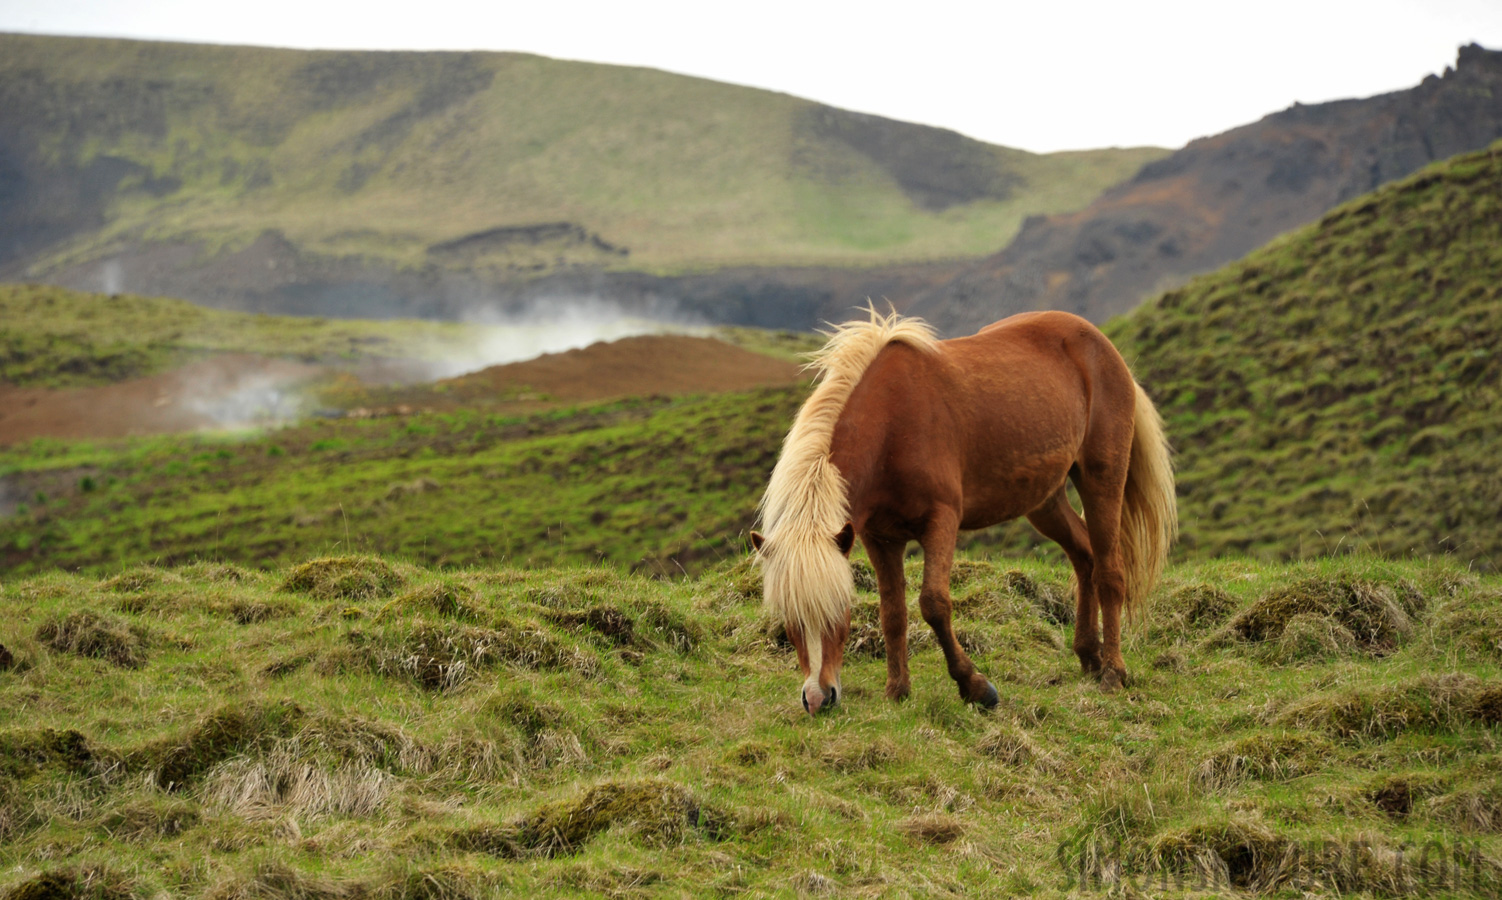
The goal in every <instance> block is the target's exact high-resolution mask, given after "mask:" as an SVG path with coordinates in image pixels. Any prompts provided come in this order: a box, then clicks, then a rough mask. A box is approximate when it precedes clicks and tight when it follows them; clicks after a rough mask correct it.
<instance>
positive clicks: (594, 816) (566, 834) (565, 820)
mask: <svg viewBox="0 0 1502 900" xmlns="http://www.w3.org/2000/svg"><path fill="white" fill-rule="evenodd" d="M729 827H730V826H729V817H728V816H726V815H725V814H724V813H722V812H720V811H718V810H716V809H714V808H712V807H708V806H705V805H703V804H701V803H699V802H698V801H696V800H695V799H694V796H693V794H692V793H691V792H690V791H689V790H688V789H686V788H684V787H683V786H682V785H679V784H674V783H672V782H666V781H625V782H614V781H610V782H605V783H603V784H598V785H595V786H594V787H592V788H590V789H589V790H587V791H585V792H584V793H583V794H582V795H581V796H578V797H574V798H569V799H563V800H556V801H554V802H551V803H547V804H544V805H543V806H541V807H539V808H538V809H537V810H535V811H534V812H532V813H531V814H529V815H527V816H524V817H522V818H521V819H519V820H517V821H515V822H512V823H510V824H508V825H505V826H485V827H480V828H472V829H467V830H461V831H457V832H454V833H453V834H451V835H450V836H449V839H448V842H449V844H450V845H451V846H452V847H454V848H455V849H459V850H468V851H472V852H482V853H489V854H492V855H495V856H501V857H506V858H511V859H515V858H518V857H523V856H532V855H537V856H546V857H552V856H560V855H566V854H570V853H576V852H578V851H579V850H580V849H581V848H582V847H583V845H584V843H585V842H586V841H588V840H589V839H590V838H592V837H594V836H595V835H597V834H600V833H601V832H603V831H606V830H608V829H611V828H621V829H623V830H625V831H626V832H627V833H629V834H630V835H631V836H632V837H633V838H635V839H636V840H638V841H641V842H642V843H644V844H647V845H650V846H664V845H669V844H676V843H681V842H682V841H684V840H687V839H688V838H689V837H690V836H692V835H695V834H700V835H703V836H705V837H708V838H710V839H719V838H720V837H722V836H724V835H725V834H726V833H727V830H728V828H729Z"/></svg>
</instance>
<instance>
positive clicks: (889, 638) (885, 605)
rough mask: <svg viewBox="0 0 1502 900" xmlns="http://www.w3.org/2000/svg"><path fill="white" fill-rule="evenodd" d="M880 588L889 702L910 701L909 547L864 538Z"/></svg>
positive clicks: (863, 541) (897, 543) (904, 544)
mask: <svg viewBox="0 0 1502 900" xmlns="http://www.w3.org/2000/svg"><path fill="white" fill-rule="evenodd" d="M861 540H862V543H864V544H865V545H866V555H867V556H869V557H871V568H873V569H875V570H876V586H877V590H879V591H880V592H881V636H882V638H883V640H884V641H885V642H886V650H887V699H888V700H906V699H907V695H908V694H909V693H910V692H911V691H912V682H911V681H910V680H909V678H908V671H907V578H906V576H905V575H904V574H903V572H902V554H903V551H905V550H906V549H907V543H906V542H905V541H904V542H898V541H883V540H880V539H878V538H871V537H863V538H862V539H861Z"/></svg>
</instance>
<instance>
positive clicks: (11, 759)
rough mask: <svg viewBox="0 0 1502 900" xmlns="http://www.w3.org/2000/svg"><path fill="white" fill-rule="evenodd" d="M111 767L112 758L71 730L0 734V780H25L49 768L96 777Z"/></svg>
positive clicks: (35, 730) (5, 732) (39, 730)
mask: <svg viewBox="0 0 1502 900" xmlns="http://www.w3.org/2000/svg"><path fill="white" fill-rule="evenodd" d="M110 763H111V759H110V756H109V754H107V753H103V752H101V751H100V750H99V749H98V748H96V747H94V746H93V745H92V744H91V743H90V742H89V739H88V738H87V737H85V736H84V735H83V734H82V733H81V732H79V731H77V730H75V729H72V728H68V729H56V728H35V729H21V730H17V731H0V776H4V777H9V778H25V777H27V776H29V775H33V774H35V773H36V772H37V771H39V770H40V769H43V768H47V767H50V766H57V767H60V768H62V769H64V770H66V771H69V772H74V773H78V774H94V773H96V772H98V771H100V770H101V769H102V768H104V767H107V766H108V765H109V764H110Z"/></svg>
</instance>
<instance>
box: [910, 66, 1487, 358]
mask: <svg viewBox="0 0 1502 900" xmlns="http://www.w3.org/2000/svg"><path fill="white" fill-rule="evenodd" d="M1498 137H1502V52H1497V51H1491V50H1485V49H1483V48H1481V47H1478V46H1475V45H1471V46H1469V47H1464V48H1461V51H1460V56H1459V61H1458V62H1457V64H1456V67H1455V68H1454V69H1453V70H1447V71H1446V72H1445V74H1444V76H1443V77H1435V76H1430V77H1429V78H1427V79H1425V80H1424V82H1423V83H1422V84H1420V85H1418V86H1417V87H1415V88H1412V89H1411V90H1406V91H1398V92H1395V93H1391V94H1384V95H1382V96H1378V97H1371V98H1368V99H1364V100H1345V101H1340V102H1336V103H1322V104H1318V105H1314V106H1297V105H1296V106H1294V107H1292V108H1291V109H1288V110H1285V111H1283V112H1280V113H1277V114H1275V115H1270V116H1268V117H1266V118H1264V119H1262V120H1261V121H1260V122H1256V123H1254V124H1251V125H1246V126H1243V127H1241V128H1237V129H1234V130H1232V131H1228V132H1225V133H1224V134H1220V135H1216V136H1214V137H1209V138H1204V139H1202V140H1197V141H1194V142H1193V143H1191V144H1190V145H1189V146H1187V147H1185V148H1184V149H1182V150H1180V151H1178V152H1176V153H1174V154H1173V155H1172V156H1169V157H1167V158H1166V159H1162V160H1159V161H1157V162H1154V163H1152V164H1150V165H1148V166H1146V167H1145V168H1143V169H1142V171H1141V172H1139V173H1138V174H1137V175H1136V177H1135V178H1133V179H1132V180H1131V181H1129V182H1127V183H1124V184H1122V185H1119V186H1117V187H1115V188H1113V189H1111V190H1110V191H1107V192H1106V193H1105V194H1104V195H1102V196H1101V197H1100V198H1099V199H1097V200H1096V201H1095V202H1094V203H1093V204H1091V205H1090V206H1089V207H1087V208H1085V209H1083V210H1080V211H1078V212H1073V213H1064V214H1059V215H1054V216H1050V217H1047V218H1043V219H1036V220H1030V221H1029V222H1028V223H1027V224H1026V225H1025V226H1024V227H1023V229H1022V232H1021V233H1020V234H1019V235H1018V236H1017V238H1016V239H1015V240H1014V241H1013V242H1012V243H1011V245H1010V246H1008V247H1007V248H1006V249H1005V250H1003V251H1002V252H1000V253H998V254H996V255H995V256H992V257H989V258H988V259H986V260H984V261H982V262H979V263H976V264H974V265H972V266H971V267H969V268H968V269H967V270H966V271H965V272H964V273H963V274H961V275H960V276H959V277H957V278H955V279H954V280H952V281H951V282H949V283H946V284H944V285H942V286H940V287H937V288H934V289H931V290H929V291H927V292H924V293H923V294H921V295H920V296H919V297H918V298H917V299H916V300H915V301H914V302H913V303H912V304H911V306H910V309H911V311H912V312H914V313H918V314H921V315H924V316H925V317H927V318H928V319H929V320H930V321H932V322H934V323H935V324H936V325H938V326H939V327H940V328H941V329H943V331H944V332H945V333H946V334H950V335H960V334H969V333H971V332H973V331H975V330H977V329H978V328H980V327H982V326H984V325H986V324H988V323H990V322H992V321H994V320H996V319H999V318H1002V317H1003V316H1006V315H1010V314H1012V313H1015V312H1022V311H1024V310H1029V309H1065V310H1069V311H1071V312H1078V313H1080V314H1082V315H1084V316H1086V317H1088V318H1090V319H1092V320H1094V321H1097V322H1101V321H1105V320H1106V319H1108V318H1110V317H1111V316H1114V315H1118V314H1120V313H1123V312H1126V311H1127V310H1129V309H1131V308H1132V307H1133V306H1135V305H1136V304H1137V303H1139V302H1140V301H1141V300H1143V299H1144V298H1145V297H1147V296H1148V295H1150V294H1151V293H1153V292H1155V291H1161V290H1165V289H1167V288H1170V287H1173V286H1176V285H1178V284H1182V283H1183V281H1184V280H1185V279H1186V278H1187V277H1189V276H1191V275H1194V274H1197V273H1200V272H1207V271H1210V270H1213V269H1215V268H1216V267H1218V266H1221V265H1224V264H1225V263H1228V262H1230V261H1232V260H1235V259H1238V258H1239V257H1241V256H1242V255H1244V254H1246V253H1248V252H1250V251H1251V250H1253V249H1254V248H1256V247H1259V246H1261V245H1263V244H1265V243H1266V242H1267V241H1269V240H1271V239H1272V238H1273V237H1275V236H1276V235H1278V234H1281V233H1283V232H1285V231H1288V230H1289V229H1291V228H1294V227H1296V226H1299V225H1302V224H1305V223H1308V222H1311V221H1313V220H1314V219H1316V218H1317V217H1318V216H1319V215H1320V214H1321V213H1323V212H1324V211H1325V210H1327V209H1329V208H1330V207H1332V206H1334V205H1336V204H1337V203H1341V202H1344V201H1346V200H1349V199H1351V198H1353V197H1356V196H1358V195H1360V194H1363V193H1365V192H1367V191H1370V190H1372V189H1374V188H1376V187H1378V186H1379V185H1381V184H1384V183H1387V182H1389V181H1392V180H1394V179H1397V178H1401V177H1403V176H1405V175H1408V174H1409V173H1411V172H1413V171H1415V170H1416V169H1418V168H1419V167H1420V166H1423V165H1425V164H1427V163H1429V162H1432V161H1436V160H1440V159H1445V158H1447V157H1449V156H1452V155H1454V154H1457V153H1462V152H1466V151H1470V150H1476V149H1480V148H1482V147H1485V146H1486V145H1487V144H1488V143H1490V142H1491V141H1493V140H1495V139H1497V138H1498Z"/></svg>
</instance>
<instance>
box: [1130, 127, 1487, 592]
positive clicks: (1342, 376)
mask: <svg viewBox="0 0 1502 900" xmlns="http://www.w3.org/2000/svg"><path fill="white" fill-rule="evenodd" d="M1107 330H1108V332H1109V333H1110V334H1111V336H1112V337H1113V339H1114V340H1115V341H1116V342H1117V345H1118V346H1119V347H1121V349H1122V351H1123V352H1124V354H1125V355H1126V356H1127V358H1128V360H1129V361H1130V362H1132V364H1133V366H1134V367H1135V371H1136V373H1137V377H1138V378H1139V379H1140V380H1141V381H1142V383H1143V384H1144V385H1146V386H1147V388H1148V390H1149V391H1150V392H1151V393H1152V394H1153V395H1154V396H1155V397H1157V398H1158V402H1159V408H1160V409H1161V410H1162V412H1163V414H1164V416H1165V418H1166V420H1167V423H1168V430H1169V433H1170V435H1171V436H1172V439H1173V441H1174V443H1175V444H1176V446H1177V448H1178V454H1179V455H1178V469H1179V498H1180V507H1179V508H1180V517H1181V520H1182V521H1183V523H1184V542H1185V551H1186V552H1187V553H1189V554H1192V555H1196V556H1208V555H1216V554H1220V553H1226V552H1235V553H1252V554H1257V555H1262V556H1271V557H1287V556H1307V555H1314V554H1321V553H1326V552H1331V551H1334V550H1335V549H1337V548H1338V547H1345V546H1350V545H1351V544H1352V543H1355V544H1356V545H1358V546H1361V547H1363V548H1367V549H1371V550H1374V551H1382V552H1386V553H1394V554H1402V553H1421V554H1424V553H1441V552H1442V553H1453V554H1454V555H1456V556H1457V557H1458V558H1459V559H1462V560H1475V561H1476V562H1477V563H1479V564H1482V565H1486V566H1488V567H1491V568H1496V567H1497V566H1499V565H1502V527H1499V519H1498V515H1499V510H1502V475H1499V472H1498V467H1497V453H1496V447H1497V445H1498V440H1499V438H1502V354H1499V350H1498V348H1502V144H1494V145H1493V146H1492V148H1491V149H1490V150H1489V151H1483V152H1479V153H1473V154H1467V155H1463V156H1460V157H1456V158H1454V159H1452V160H1450V161H1448V162H1445V163H1440V164H1437V165H1435V166H1431V167H1429V168H1427V169H1424V170H1423V171H1421V172H1420V173H1418V174H1416V175H1415V176H1413V177H1411V178H1409V179H1407V180H1405V181H1402V182H1399V183H1396V184H1394V185H1392V186H1389V187H1386V188H1383V189H1381V190H1379V191H1377V192H1375V193H1373V194H1371V195H1368V196H1366V197H1363V198H1360V199H1358V200H1356V201H1353V202H1351V203H1349V204H1346V205H1344V206H1342V207H1339V208H1337V209H1336V210H1334V211H1333V212H1331V213H1329V214H1328V215H1326V216H1325V217H1324V218H1323V219H1322V220H1321V221H1320V222H1318V223H1317V224H1315V225H1311V226H1309V227H1307V228H1304V229H1301V230H1299V231H1296V232H1294V233H1292V234H1289V235H1287V236H1285V237H1284V238H1282V239H1280V240H1278V241H1276V242H1274V243H1273V244H1272V245H1270V246H1268V247H1266V248H1264V249H1262V250H1260V251H1258V252H1256V253H1253V254H1251V255H1250V256H1248V257H1247V258H1246V259H1244V260H1243V261H1241V262H1239V263H1237V264H1235V265H1231V266H1228V267H1226V268H1225V269H1223V270H1221V271H1219V272H1216V273H1215V274H1213V275H1208V276H1205V277H1203V278H1200V279H1198V280H1196V281H1194V282H1193V283H1191V284H1190V285H1188V286H1187V287H1185V288H1183V289H1181V290H1176V291H1172V292H1169V293H1167V294H1164V295H1162V296H1161V297H1159V298H1157V299H1156V300H1155V301H1153V302H1150V303H1148V304H1146V305H1144V306H1143V307H1142V308H1140V309H1138V310H1137V311H1136V312H1134V313H1133V314H1131V315H1129V316H1126V317H1124V318H1122V319H1119V320H1116V321H1115V322H1113V323H1112V324H1111V327H1109V328H1108V329H1107Z"/></svg>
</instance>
